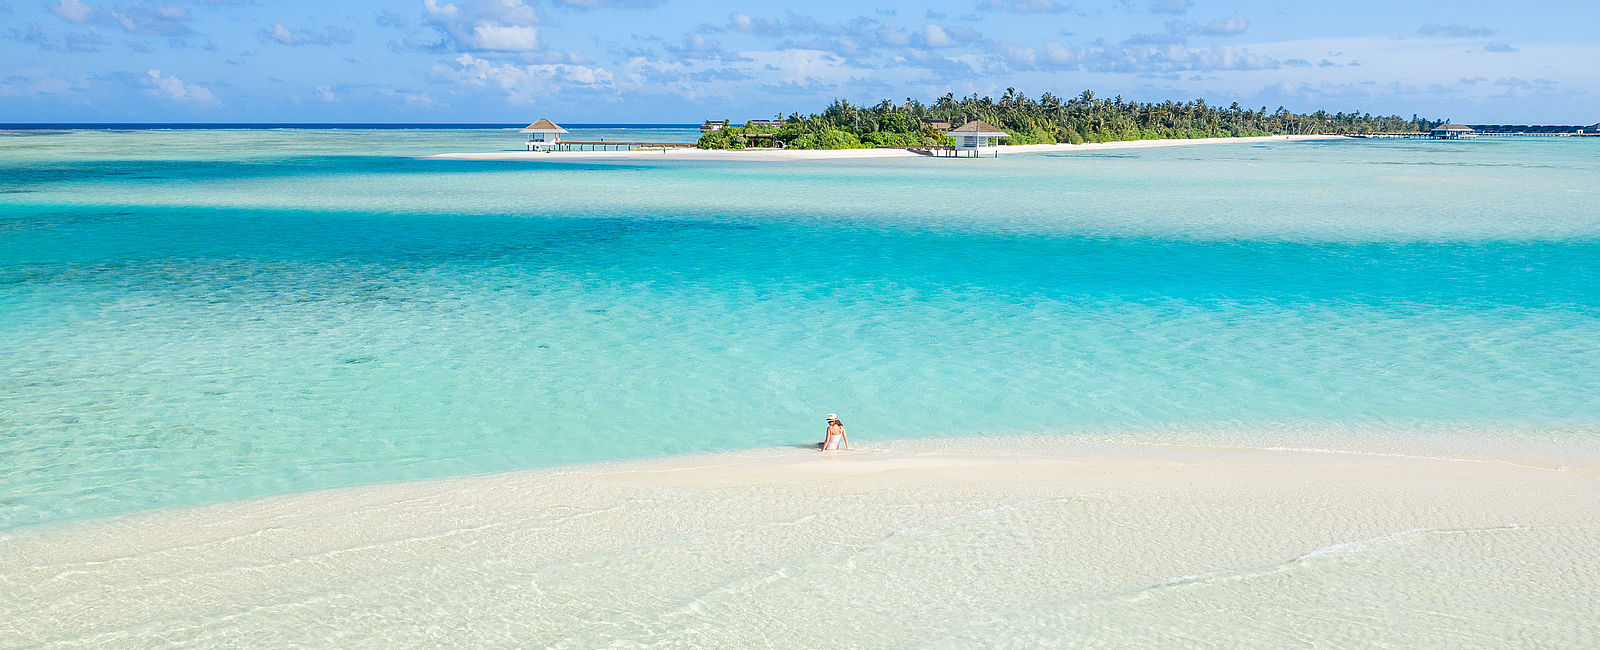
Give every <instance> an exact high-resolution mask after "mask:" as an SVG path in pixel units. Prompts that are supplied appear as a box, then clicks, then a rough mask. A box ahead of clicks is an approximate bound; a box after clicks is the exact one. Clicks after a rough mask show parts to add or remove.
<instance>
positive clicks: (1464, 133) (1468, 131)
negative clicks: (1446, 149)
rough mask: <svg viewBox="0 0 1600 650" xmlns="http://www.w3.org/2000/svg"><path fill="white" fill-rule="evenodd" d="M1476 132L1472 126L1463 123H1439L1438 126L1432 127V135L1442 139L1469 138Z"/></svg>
mask: <svg viewBox="0 0 1600 650" xmlns="http://www.w3.org/2000/svg"><path fill="white" fill-rule="evenodd" d="M1477 134H1478V132H1477V131H1474V130H1472V127H1470V126H1467V125H1465V124H1440V125H1439V126H1436V127H1433V137H1435V138H1440V139H1444V140H1454V139H1456V138H1470V137H1472V136H1475V135H1477Z"/></svg>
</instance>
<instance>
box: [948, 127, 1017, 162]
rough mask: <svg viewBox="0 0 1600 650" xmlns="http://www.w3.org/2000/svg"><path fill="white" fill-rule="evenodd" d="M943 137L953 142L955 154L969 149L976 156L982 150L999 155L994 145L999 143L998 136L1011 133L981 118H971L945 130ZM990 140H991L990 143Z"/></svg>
mask: <svg viewBox="0 0 1600 650" xmlns="http://www.w3.org/2000/svg"><path fill="white" fill-rule="evenodd" d="M945 137H948V138H950V140H951V141H952V142H953V143H954V146H955V155H957V156H959V155H961V152H963V151H971V152H972V155H973V156H974V157H976V156H977V155H978V154H980V153H983V152H984V150H989V151H994V152H995V154H996V155H999V150H998V149H996V148H995V147H996V146H998V145H999V144H1000V138H1009V137H1011V134H1009V133H1006V132H1005V131H1002V130H1000V127H997V126H994V125H992V124H989V123H988V122H985V121H983V120H973V121H971V122H967V123H966V124H963V125H961V126H958V127H956V128H954V129H951V130H950V131H949V132H946V133H945ZM991 140H992V141H993V142H992V143H991Z"/></svg>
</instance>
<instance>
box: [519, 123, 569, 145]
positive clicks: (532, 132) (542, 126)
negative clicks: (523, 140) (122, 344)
mask: <svg viewBox="0 0 1600 650" xmlns="http://www.w3.org/2000/svg"><path fill="white" fill-rule="evenodd" d="M566 132H567V130H566V129H563V128H561V126H560V125H557V124H556V123H555V122H551V121H550V120H547V119H544V118H542V117H541V118H539V121H537V122H534V123H533V124H529V125H528V128H525V129H523V130H521V131H518V133H526V134H528V143H527V144H528V151H549V150H551V149H554V148H556V146H557V145H559V144H561V134H563V133H566Z"/></svg>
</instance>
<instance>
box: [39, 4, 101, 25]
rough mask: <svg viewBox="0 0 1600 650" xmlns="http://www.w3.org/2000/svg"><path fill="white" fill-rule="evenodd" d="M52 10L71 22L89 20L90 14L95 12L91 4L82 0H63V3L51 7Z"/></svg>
mask: <svg viewBox="0 0 1600 650" xmlns="http://www.w3.org/2000/svg"><path fill="white" fill-rule="evenodd" d="M50 11H51V13H54V14H55V15H57V16H60V17H61V19H62V20H65V21H67V22H69V23H81V22H83V21H85V20H88V19H89V14H91V13H93V12H94V10H92V9H90V8H89V5H86V4H83V2H82V0H61V3H60V4H58V5H56V6H54V7H51V8H50Z"/></svg>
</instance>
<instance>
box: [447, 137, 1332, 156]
mask: <svg viewBox="0 0 1600 650" xmlns="http://www.w3.org/2000/svg"><path fill="white" fill-rule="evenodd" d="M1343 137H1344V136H1340V135H1271V136H1260V137H1249V138H1194V139H1173V140H1124V141H1120V142H1090V143H1084V144H1024V145H1007V146H1003V147H1000V148H999V149H1000V154H1001V155H1005V154H1011V153H1057V152H1072V151H1104V150H1107V149H1148V148H1154V147H1187V146H1192V145H1201V144H1222V143H1241V142H1285V141H1291V142H1293V141H1304V140H1337V139H1341V138H1343ZM644 156H648V157H651V158H667V159H674V160H770V161H784V160H788V161H794V160H835V159H853V158H927V157H928V156H926V155H924V154H920V153H917V152H915V151H910V150H907V149H804V150H801V149H795V150H782V149H746V150H743V151H725V150H710V149H636V150H632V151H553V152H551V151H492V152H483V153H441V154H435V155H432V156H424V158H428V159H437V160H578V159H584V160H587V159H594V158H639V157H644Z"/></svg>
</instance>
